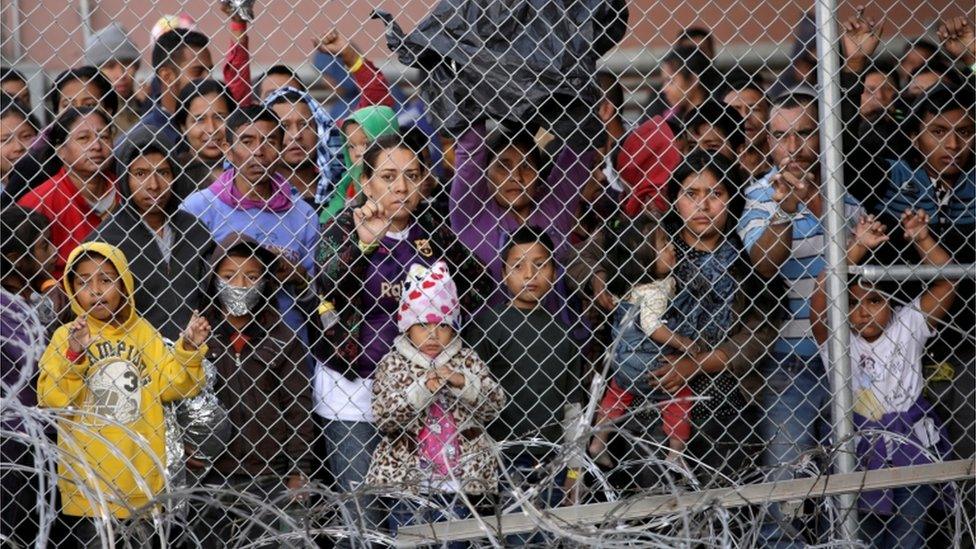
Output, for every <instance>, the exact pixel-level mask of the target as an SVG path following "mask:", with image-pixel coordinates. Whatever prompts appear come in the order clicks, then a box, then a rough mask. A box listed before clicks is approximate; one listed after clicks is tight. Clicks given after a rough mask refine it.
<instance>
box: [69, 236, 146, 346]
mask: <svg viewBox="0 0 976 549" xmlns="http://www.w3.org/2000/svg"><path fill="white" fill-rule="evenodd" d="M85 253H94V254H98V255H100V256H102V257H104V258H106V259H108V260H109V261H110V262H111V263H112V265H113V266H114V267H115V270H116V271H118V272H119V276H120V277H121V278H122V285H123V286H124V287H125V303H126V305H125V306H126V307H128V309H129V316H128V317H126V319H125V321H124V322H122V325H121V326H119V327H118V328H119V329H123V330H124V329H127V328H128V327H129V326H130V325H131V324H132V323H134V322H135V321H136V318H137V315H136V314H135V303H134V298H133V295H134V294H135V280H134V279H133V278H132V272H131V271H130V270H129V261H128V260H127V259H126V258H125V254H123V253H122V250H120V249H118V248H116V247H115V246H112V245H111V244H106V243H105V242H86V243H84V244H82V245H80V246H78V247H77V248H75V249H74V250H71V253H70V254H68V261H67V265H66V266H65V269H64V276H63V277H62V279H61V284H62V286H63V287H64V293H65V295H67V296H68V299H69V300H70V302H71V310H72V312H74V313H75V314H76V315H78V316H81V315H83V314H85V310H84V309H82V308H81V305H80V304H79V303H78V299H77V298H76V296H75V293H74V289H73V288H72V287H71V282H70V280H69V276H68V274H69V273H71V272H72V271H73V270H74V268H75V263H77V261H78V258H79V256H81V255H83V254H85ZM88 323H89V324H91V325H92V326H93V327H97V328H99V329H104V328H107V327H108V326H106V325H105V323H103V322H101V321H99V320H96V319H94V318H92V317H90V316H89V317H88Z"/></svg>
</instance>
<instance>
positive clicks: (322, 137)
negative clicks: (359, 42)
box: [264, 87, 346, 204]
mask: <svg viewBox="0 0 976 549" xmlns="http://www.w3.org/2000/svg"><path fill="white" fill-rule="evenodd" d="M286 94H296V95H298V96H300V97H301V99H302V101H304V102H305V104H307V105H308V108H309V109H311V111H312V118H314V119H315V127H316V133H317V134H318V137H319V142H318V144H317V145H316V146H315V152H316V158H315V164H316V166H318V169H319V181H318V185H317V186H316V188H315V203H316V204H325V203H326V202H327V201H328V199H329V197H330V195H331V194H332V188H333V187H334V186H335V185H336V183H337V182H338V181H339V180H340V179H341V178H342V174H343V173H344V172H345V171H346V166H345V164H344V163H343V162H342V132H341V131H340V130H339V128H337V127H336V124H335V120H333V119H332V116H331V115H330V114H329V113H328V111H326V110H325V109H324V108H323V107H322V105H320V104H319V102H318V101H316V100H315V98H314V97H312V96H311V95H309V94H308V93H307V92H303V91H301V90H298V89H295V88H291V87H286V88H280V89H277V90H275V91H273V92H271V95H269V96H268V98H267V99H265V100H264V104H265V105H267V106H269V107H270V106H271V104H272V103H274V101H275V100H276V99H278V98H279V97H282V96H284V95H286Z"/></svg>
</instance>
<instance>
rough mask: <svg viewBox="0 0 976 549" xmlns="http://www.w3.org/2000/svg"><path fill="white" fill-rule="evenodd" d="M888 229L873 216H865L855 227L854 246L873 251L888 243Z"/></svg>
mask: <svg viewBox="0 0 976 549" xmlns="http://www.w3.org/2000/svg"><path fill="white" fill-rule="evenodd" d="M888 238H889V237H888V227H886V226H884V225H883V224H882V223H881V222H880V221H878V220H877V218H875V217H874V216H873V215H863V216H861V219H859V220H858V222H857V226H855V227H854V244H856V245H859V246H863V247H865V248H867V249H868V250H873V249H874V248H877V247H878V246H880V245H881V244H883V243H885V242H887V241H888Z"/></svg>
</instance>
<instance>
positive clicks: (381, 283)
mask: <svg viewBox="0 0 976 549" xmlns="http://www.w3.org/2000/svg"><path fill="white" fill-rule="evenodd" d="M358 241H359V237H358V236H357V235H356V230H355V223H354V222H353V218H352V209H350V208H346V209H345V210H343V211H342V212H341V213H340V214H339V215H338V216H336V217H335V218H333V219H332V220H331V221H330V223H329V224H328V225H327V226H326V227H325V230H324V232H323V235H322V239H321V244H320V246H319V252H318V257H317V260H318V264H319V266H320V269H319V271H318V272H319V278H318V291H319V295H320V298H321V299H322V300H323V301H328V302H331V303H332V304H333V305H334V306H335V309H336V312H337V314H338V316H339V320H338V322H336V323H334V324H333V325H331V326H329V327H326V328H324V330H323V337H321V338H319V339H320V341H319V342H318V344H316V345H315V346H314V348H313V352H314V353H315V354H316V356H317V358H318V359H319V360H320V361H321V362H323V363H324V364H326V365H328V366H329V367H330V368H332V369H333V370H336V371H338V372H340V373H342V374H344V375H346V376H351V375H356V376H358V377H362V378H366V377H370V376H372V374H373V370H374V369H375V368H376V365H377V364H378V363H379V361H380V359H381V358H383V356H385V355H386V354H387V353H388V352H389V351H390V348H391V345H392V344H393V340H394V339H395V338H396V336H397V335H398V334H399V330H398V329H397V325H396V312H397V307H399V305H400V292H401V291H402V289H403V279H404V278H405V277H406V274H407V271H408V270H409V269H410V265H411V264H413V263H420V264H424V265H433V264H434V262H436V261H438V260H445V261H446V262H447V263H448V266H449V267H450V269H451V272H452V274H453V275H454V280H455V282H456V283H457V286H458V297H459V298H460V301H461V310H462V311H463V312H464V313H465V315H466V317H467V318H470V316H471V314H472V312H473V311H475V310H477V309H478V308H479V307H481V305H482V304H484V302H485V300H486V299H487V298H488V296H490V295H491V293H492V292H493V291H494V289H495V287H496V286H497V283H495V282H494V281H493V280H492V278H491V277H490V276H488V275H487V274H486V271H485V267H484V265H483V264H482V263H481V262H480V261H478V259H477V258H476V257H475V256H474V255H473V254H472V253H471V252H470V251H469V250H468V249H467V248H466V247H465V246H464V245H463V244H461V243H460V242H459V241H458V240H457V238H456V236H455V235H454V234H453V233H452V232H451V231H450V230H449V229H448V228H447V227H445V226H443V225H439V224H436V223H435V222H434V221H433V220H431V219H430V218H429V216H423V215H422V216H420V217H419V218H417V219H415V221H414V222H413V224H411V226H410V229H409V232H408V233H407V238H405V239H403V240H397V239H396V238H393V237H391V236H389V235H387V236H385V237H384V238H383V239H382V240H381V241H380V246H379V248H378V249H377V250H376V251H374V252H372V253H369V254H365V253H363V251H362V250H361V249H360V248H359V246H358Z"/></svg>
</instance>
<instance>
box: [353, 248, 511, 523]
mask: <svg viewBox="0 0 976 549" xmlns="http://www.w3.org/2000/svg"><path fill="white" fill-rule="evenodd" d="M459 320H460V313H459V308H458V299H457V290H456V288H455V286H454V282H453V280H451V277H450V274H449V273H448V270H447V265H446V264H445V263H443V262H438V263H436V264H435V265H434V266H433V267H431V268H429V269H428V268H427V267H425V266H422V265H416V264H415V265H413V266H412V267H411V268H410V272H409V274H408V276H407V281H406V283H405V284H404V290H403V294H402V296H401V305H400V309H399V313H398V315H397V326H398V327H399V328H400V331H401V335H400V336H399V337H397V339H396V341H395V342H394V344H393V349H392V350H391V351H390V353H389V354H387V355H386V356H385V357H384V358H383V360H381V361H380V363H379V365H378V366H377V369H376V374H375V378H374V382H373V403H372V406H373V413H374V415H375V419H376V424H377V427H378V428H379V430H380V433H381V434H382V437H383V438H382V440H381V441H380V443H379V446H378V447H377V448H376V450H375V452H374V453H373V460H372V464H371V465H370V468H369V473H368V474H367V476H366V482H367V484H369V485H371V486H389V487H391V488H393V489H395V490H405V491H410V492H413V493H420V494H426V495H432V494H441V495H443V494H452V493H453V494H456V493H458V492H464V493H466V494H486V495H487V494H493V493H497V490H498V487H497V486H498V473H497V467H496V463H497V462H496V458H495V455H494V454H493V452H492V451H491V446H492V442H491V440H490V439H489V438H488V435H487V433H486V432H485V429H484V426H485V425H486V424H487V423H488V422H490V421H491V420H493V419H495V417H497V416H498V414H499V413H500V411H501V409H502V407H503V406H504V405H505V394H504V392H503V390H502V388H501V386H500V385H499V384H498V383H497V382H496V381H495V379H493V378H492V376H491V373H490V371H489V370H488V366H487V365H486V364H485V363H484V362H483V361H482V360H481V359H480V358H478V355H477V354H476V353H475V352H474V351H473V350H471V349H468V348H464V347H463V346H462V344H461V338H460V337H458V329H459V323H460V322H459ZM393 514H394V520H396V515H397V513H396V512H395V511H394V513H393ZM403 523H404V522H402V521H401V522H400V524H403ZM393 526H396V524H394V525H393Z"/></svg>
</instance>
